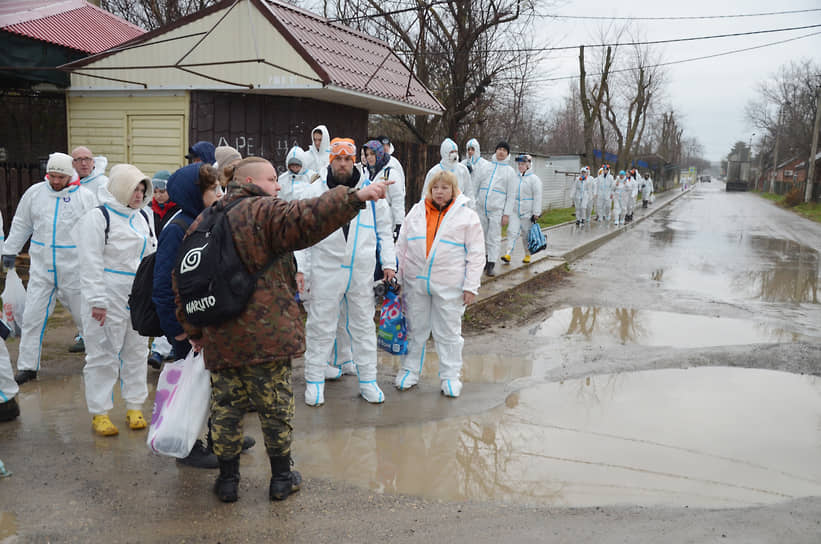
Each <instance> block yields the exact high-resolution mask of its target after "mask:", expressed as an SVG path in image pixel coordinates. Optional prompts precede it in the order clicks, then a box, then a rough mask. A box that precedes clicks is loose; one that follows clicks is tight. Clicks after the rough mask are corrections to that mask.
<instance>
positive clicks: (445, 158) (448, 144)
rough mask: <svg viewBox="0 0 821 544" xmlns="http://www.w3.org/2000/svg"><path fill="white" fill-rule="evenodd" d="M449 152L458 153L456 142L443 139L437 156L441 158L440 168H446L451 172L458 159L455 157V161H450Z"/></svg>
mask: <svg viewBox="0 0 821 544" xmlns="http://www.w3.org/2000/svg"><path fill="white" fill-rule="evenodd" d="M451 151H456V152H457V153H458V152H459V146H458V145H456V142H454V141H453V140H451V139H450V138H445V139H444V140H443V141H442V145H440V146H439V156H441V157H442V167H443V168H447V169H448V170H453V166H454V165H455V164H456V163H457V162H459V157H456V160H450V157H449V156H450V153H451Z"/></svg>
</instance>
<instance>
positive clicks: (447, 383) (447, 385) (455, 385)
mask: <svg viewBox="0 0 821 544" xmlns="http://www.w3.org/2000/svg"><path fill="white" fill-rule="evenodd" d="M441 389H442V394H444V395H445V396H446V397H452V398H456V397H458V396H459V395H461V394H462V382H461V381H460V380H442V383H441Z"/></svg>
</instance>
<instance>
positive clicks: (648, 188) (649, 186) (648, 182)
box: [641, 173, 654, 208]
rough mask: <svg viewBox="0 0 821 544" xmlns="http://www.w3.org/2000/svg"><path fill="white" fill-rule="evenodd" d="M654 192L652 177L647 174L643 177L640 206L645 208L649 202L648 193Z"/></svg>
mask: <svg viewBox="0 0 821 544" xmlns="http://www.w3.org/2000/svg"><path fill="white" fill-rule="evenodd" d="M653 192H654V189H653V178H652V177H651V176H650V174H649V173H648V174H647V177H646V178H644V187H643V188H642V190H641V207H642V208H646V207H647V206H648V205H649V204H650V195H652V194H653Z"/></svg>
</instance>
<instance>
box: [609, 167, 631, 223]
mask: <svg viewBox="0 0 821 544" xmlns="http://www.w3.org/2000/svg"><path fill="white" fill-rule="evenodd" d="M629 199H630V188H629V187H628V186H627V179H626V178H625V177H624V174H621V173H619V177H617V178H616V180H615V182H613V224H614V225H616V226H619V225H624V216H625V214H626V213H627V201H628V200H629Z"/></svg>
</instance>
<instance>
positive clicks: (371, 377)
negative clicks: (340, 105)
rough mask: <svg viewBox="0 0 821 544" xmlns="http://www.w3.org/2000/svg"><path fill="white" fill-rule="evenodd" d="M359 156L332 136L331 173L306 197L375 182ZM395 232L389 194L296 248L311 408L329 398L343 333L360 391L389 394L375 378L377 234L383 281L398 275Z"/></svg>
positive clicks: (378, 398)
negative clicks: (358, 164) (328, 373)
mask: <svg viewBox="0 0 821 544" xmlns="http://www.w3.org/2000/svg"><path fill="white" fill-rule="evenodd" d="M356 157H357V155H356V145H355V144H354V141H353V140H351V139H349V138H334V139H333V140H331V155H330V160H331V163H330V165H329V166H328V168H327V171H326V173H327V176H326V179H325V180H324V181H322V180H317V181H316V182H314V183H312V184H311V185H310V186H309V187H308V188H306V189H305V191H304V192H303V194H302V197H303V198H313V197H317V196H320V195H322V194H323V193H325V192H327V191H329V190H332V189H333V188H334V187H337V186H340V185H341V186H345V187H352V188H357V189H360V188H363V187H367V186H368V185H370V184H371V182H370V181H369V180H367V179H365V178H364V177H362V176H361V175H360V172H361V171H360V170H359V169H358V168H354V161H355V160H356ZM392 231H393V221H392V216H391V211H390V208H389V207H388V204H387V203H386V202H385V201H384V200H377V201H375V202H370V203H368V205H367V207H365V208H364V209H363V210H361V211H360V212H359V214H358V215H357V216H356V217H354V218H353V219H352V220H351V221H350V223H348V224H345V225H343V226H342V227H341V228H339V229H337V230H336V232H334V233H332V234H331V235H330V236H328V237H326V238H325V239H324V240H322V241H321V242H319V243H318V244H316V245H314V246H311V247H309V248H307V249H304V250H302V251H298V252H296V253H295V255H296V260H297V288H298V289H299V293H300V297H301V298H302V300H304V301H305V309H306V310H307V311H308V321H307V323H306V325H305V340H306V349H305V382H306V388H305V403H306V404H308V405H309V406H321V405H322V404H324V403H325V367H326V366H327V362H328V361H329V360H330V357H331V352H332V351H333V348H334V339H335V338H337V337H338V336H339V337H343V336H345V337H346V338H347V339H349V340H350V343H351V351H352V353H353V360H354V363H355V364H356V369H357V374H358V376H359V393H360V394H361V395H362V397H363V398H364V399H365V400H367V401H368V402H371V403H377V404H378V403H381V402H384V400H385V395H384V394H383V393H382V389H380V388H379V385H377V383H376V330H375V328H374V324H373V270H374V267H375V266H376V244H377V239H378V240H379V244H380V246H379V250H380V251H379V257H380V260H381V263H382V270H383V273H384V277H383V279H384V280H385V281H391V280H392V279H393V278H394V275H395V274H396V254H395V252H394V245H393V232H392Z"/></svg>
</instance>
